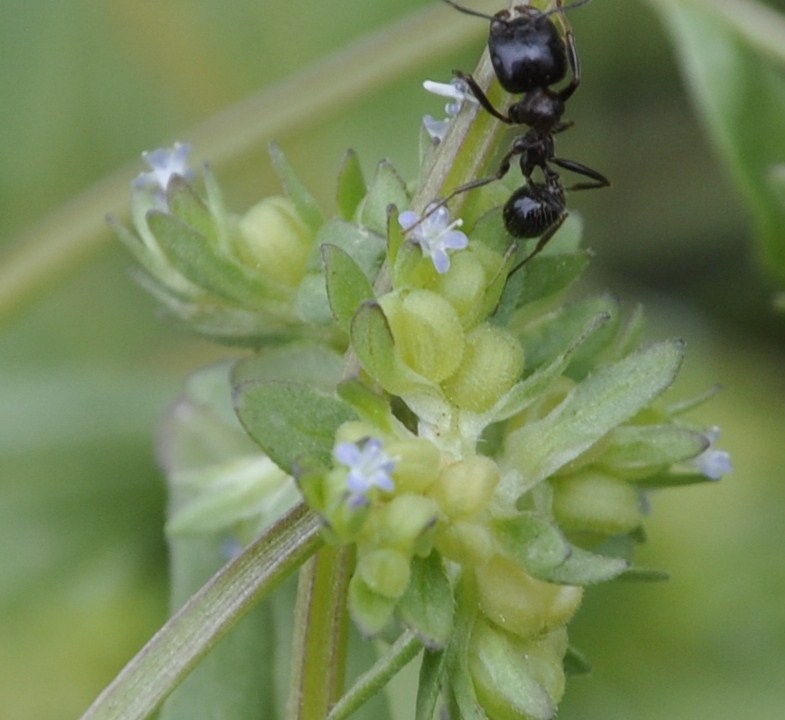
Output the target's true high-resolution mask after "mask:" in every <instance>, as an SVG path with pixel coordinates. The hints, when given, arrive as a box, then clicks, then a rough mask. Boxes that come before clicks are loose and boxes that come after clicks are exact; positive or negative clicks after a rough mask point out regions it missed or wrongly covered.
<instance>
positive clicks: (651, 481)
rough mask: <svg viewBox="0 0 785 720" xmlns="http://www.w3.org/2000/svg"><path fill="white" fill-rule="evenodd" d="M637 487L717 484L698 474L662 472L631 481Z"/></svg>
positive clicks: (706, 476)
mask: <svg viewBox="0 0 785 720" xmlns="http://www.w3.org/2000/svg"><path fill="white" fill-rule="evenodd" d="M632 482H634V483H635V485H637V486H638V487H642V488H673V487H683V486H685V485H698V484H700V483H706V482H717V480H716V479H715V478H710V477H709V476H708V475H704V474H703V473H699V472H680V471H678V470H674V471H672V472H671V471H664V472H660V473H657V474H656V475H649V476H647V477H644V478H640V479H635V480H632Z"/></svg>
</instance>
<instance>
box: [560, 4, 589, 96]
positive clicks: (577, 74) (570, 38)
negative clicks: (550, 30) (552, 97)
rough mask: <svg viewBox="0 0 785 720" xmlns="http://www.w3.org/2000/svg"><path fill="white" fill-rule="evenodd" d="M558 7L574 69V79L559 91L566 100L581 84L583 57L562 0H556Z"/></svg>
mask: <svg viewBox="0 0 785 720" xmlns="http://www.w3.org/2000/svg"><path fill="white" fill-rule="evenodd" d="M583 4H584V3H583V2H578V3H575V4H573V5H570V6H569V7H577V6H579V5H583ZM556 7H557V9H558V11H559V15H560V16H561V19H562V23H563V27H564V39H565V40H566V41H567V59H568V60H569V63H570V68H571V69H572V80H570V82H569V84H567V85H566V86H565V87H563V88H562V89H561V90H559V92H558V93H557V95H558V96H559V99H560V100H561V101H562V102H566V101H567V100H568V99H569V98H570V97H571V96H572V94H573V93H574V92H575V91H576V90H577V89H578V86H579V85H580V84H581V58H580V56H579V55H578V48H577V47H575V34H574V33H573V31H572V27H570V23H569V22H568V20H567V18H566V17H565V16H564V6H563V5H562V0H556Z"/></svg>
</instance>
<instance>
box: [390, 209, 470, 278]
mask: <svg viewBox="0 0 785 720" xmlns="http://www.w3.org/2000/svg"><path fill="white" fill-rule="evenodd" d="M398 222H399V224H400V226H401V227H402V228H403V229H404V230H409V229H411V231H412V234H411V239H412V241H413V242H416V243H417V244H418V245H419V246H420V249H421V250H422V252H423V254H424V255H429V256H430V258H431V260H433V266H434V267H435V268H436V272H438V273H439V274H440V275H444V273H446V272H447V271H448V270H449V269H450V256H449V255H448V254H447V251H448V250H463V249H464V248H466V247H467V246H468V245H469V238H468V237H466V234H465V233H462V232H461V231H460V230H455V229H454V228H456V227H460V226H461V225H462V224H463V220H461V219H457V220H452V219H451V218H450V211H449V210H448V209H447V208H446V207H444V205H442V206H440V207H437V208H436V209H435V210H433V211H431V210H430V209H429V208H425V213H424V215H422V216H420V215H418V214H417V213H416V212H414V211H413V210H406V211H405V212H402V213H401V214H400V215H399V216H398Z"/></svg>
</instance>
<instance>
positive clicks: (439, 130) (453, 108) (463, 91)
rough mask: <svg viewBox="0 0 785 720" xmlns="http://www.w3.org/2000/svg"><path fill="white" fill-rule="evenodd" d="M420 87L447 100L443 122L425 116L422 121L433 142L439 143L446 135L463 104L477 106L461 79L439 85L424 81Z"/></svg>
mask: <svg viewBox="0 0 785 720" xmlns="http://www.w3.org/2000/svg"><path fill="white" fill-rule="evenodd" d="M422 86H423V87H424V88H425V89H426V90H427V91H428V92H429V93H433V94H434V95H439V96H440V97H445V98H448V99H449V100H450V101H451V102H448V103H447V104H446V105H445V106H444V112H446V113H447V117H446V118H445V119H444V120H437V119H436V118H434V117H431V116H430V115H426V116H425V117H424V118H423V119H422V122H423V125H424V126H425V131H426V132H427V133H428V135H430V136H431V138H432V139H433V140H436V141H437V142H441V141H442V140H444V136H445V135H446V133H447V128H448V127H449V126H450V122H451V121H452V119H453V118H454V117H455V116H456V115H457V114H458V113H459V112H460V111H461V108H462V107H463V104H464V103H465V102H471V103H474V104H475V105H476V104H477V98H475V97H474V95H473V94H472V92H471V90H470V88H469V85H468V84H467V83H466V81H465V80H463V79H462V78H453V79H452V80H451V81H450V82H449V83H439V82H434V81H433V80H425V81H424V82H423V84H422Z"/></svg>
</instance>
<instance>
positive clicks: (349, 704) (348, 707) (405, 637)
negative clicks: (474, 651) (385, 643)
mask: <svg viewBox="0 0 785 720" xmlns="http://www.w3.org/2000/svg"><path fill="white" fill-rule="evenodd" d="M420 650H422V643H421V642H420V641H419V639H418V638H417V635H415V633H414V632H413V631H411V630H407V631H405V632H404V633H402V634H401V636H400V637H399V638H398V639H397V640H396V641H395V642H394V643H393V645H392V647H391V648H390V650H389V652H388V653H387V654H386V655H385V656H384V657H382V658H379V660H378V661H377V662H376V663H374V666H373V667H372V668H371V669H370V670H368V672H366V673H364V674H363V675H361V676H360V677H359V678H358V679H357V682H355V683H354V685H353V686H352V687H351V689H350V690H349V691H348V692H347V693H346V694H345V695H344V696H343V697H342V698H341V699H340V700H339V701H338V702H337V703H336V704H335V705H334V706H333V709H332V710H331V711H330V714H329V715H328V716H327V720H345V719H346V718H348V717H349V716H350V715H351V714H352V713H353V712H354V711H355V710H357V709H358V708H360V707H361V706H362V705H363V704H364V703H366V702H367V701H368V700H370V699H371V698H372V697H373V696H374V695H376V693H378V692H379V691H380V690H381V689H382V688H383V687H384V686H385V685H387V683H388V682H390V680H391V679H392V678H393V677H394V676H395V675H397V674H398V672H400V671H401V670H402V669H403V668H404V667H405V666H406V665H408V664H409V663H410V662H411V661H412V660H413V659H414V657H415V656H416V655H417V653H419V652H420Z"/></svg>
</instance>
